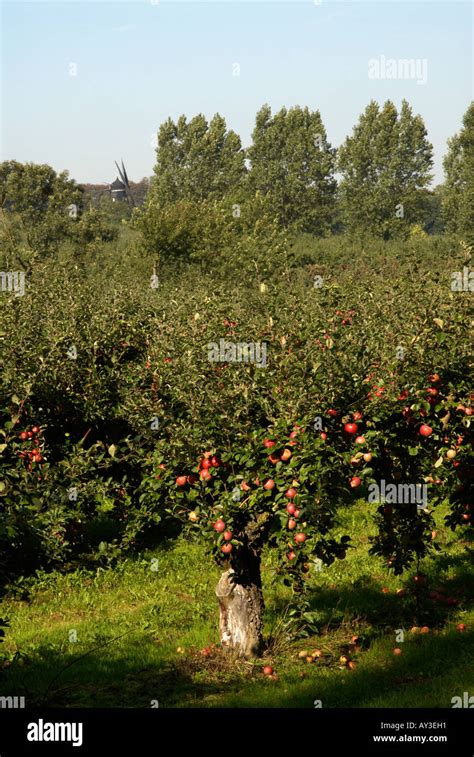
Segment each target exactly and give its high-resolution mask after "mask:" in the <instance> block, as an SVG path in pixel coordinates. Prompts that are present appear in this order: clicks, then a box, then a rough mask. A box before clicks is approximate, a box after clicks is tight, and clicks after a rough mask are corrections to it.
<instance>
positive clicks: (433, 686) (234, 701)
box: [0, 502, 474, 708]
mask: <svg viewBox="0 0 474 757" xmlns="http://www.w3.org/2000/svg"><path fill="white" fill-rule="evenodd" d="M442 517H443V513H442V512H440V513H439V514H438V515H437V519H438V528H437V530H438V535H437V539H436V541H437V542H438V543H439V544H440V546H442V547H443V551H442V552H441V553H439V554H438V555H435V556H434V557H430V558H427V559H426V560H424V561H423V563H422V564H421V565H420V570H421V571H422V572H424V573H425V574H426V575H427V576H428V584H427V586H426V587H425V588H423V589H421V590H417V591H414V590H413V588H412V587H413V582H412V580H411V575H409V574H406V575H405V576H403V577H393V576H391V575H390V574H388V572H387V571H386V569H385V567H384V565H383V564H382V562H381V561H379V560H377V559H376V558H373V557H370V556H369V555H368V546H369V544H368V537H369V532H370V528H371V526H370V522H371V518H370V506H368V505H367V504H365V503H363V502H358V503H357V504H356V505H354V506H353V507H351V508H350V509H349V510H347V511H346V512H345V513H344V515H343V525H345V526H352V527H351V532H352V533H355V534H357V537H356V541H355V543H354V546H355V548H354V549H352V550H350V552H349V554H348V557H347V559H346V560H344V561H338V562H336V563H335V564H334V565H332V566H330V567H328V568H323V570H322V571H320V572H319V573H318V572H316V571H315V572H310V573H309V574H308V576H309V577H308V583H309V602H310V614H309V615H308V619H309V620H310V621H311V629H310V631H309V633H310V635H309V636H306V637H305V636H302V635H301V634H302V629H301V622H300V621H298V620H296V619H295V618H294V617H293V616H292V615H291V613H290V612H289V610H288V608H289V604H290V602H291V601H292V597H291V591H290V590H289V589H287V588H286V587H285V586H284V585H283V584H282V582H281V577H279V576H277V575H276V574H275V569H274V567H275V566H274V565H273V563H272V560H271V556H270V555H266V557H265V560H264V566H263V581H264V592H265V600H266V614H265V633H266V636H267V638H269V639H270V646H269V649H268V651H267V653H266V655H265V657H264V658H263V660H264V661H265V662H267V663H270V664H272V666H273V667H274V669H275V672H276V674H277V676H278V680H271V679H267V678H265V677H264V676H263V675H262V673H261V668H262V660H258V661H254V662H249V661H243V660H235V659H233V658H232V657H230V656H229V655H227V654H224V653H223V652H222V651H221V650H220V649H219V647H218V646H216V647H215V648H214V649H213V651H212V653H211V655H210V656H209V657H204V656H203V655H202V654H201V653H200V650H201V649H202V648H203V647H204V646H207V645H209V644H216V645H217V642H218V633H217V621H218V611H217V602H216V599H215V596H214V588H215V585H216V583H217V580H218V576H219V571H218V569H217V568H216V567H215V566H214V565H213V564H212V563H211V562H210V561H209V559H208V557H207V556H206V554H205V551H204V548H203V547H201V546H200V545H197V544H192V543H189V542H186V541H184V540H180V541H178V542H176V543H175V544H174V545H173V547H172V549H165V548H161V549H160V550H158V551H156V552H150V553H147V554H146V555H143V556H142V557H141V558H140V559H134V560H132V559H127V560H124V561H123V562H121V563H120V564H119V565H118V566H117V567H116V568H115V569H100V570H98V571H97V572H94V573H91V572H87V571H76V572H75V573H70V574H68V575H62V574H61V573H59V572H54V573H51V574H47V573H39V574H38V575H37V576H36V577H35V578H34V579H32V580H30V581H24V580H23V581H21V582H20V583H19V584H17V589H16V591H13V592H10V597H9V598H6V599H5V600H4V602H3V604H2V609H1V611H0V615H2V617H5V616H6V617H7V618H8V619H9V621H10V627H9V628H8V629H7V631H6V638H5V643H4V644H2V645H1V647H0V653H1V654H0V694H1V695H8V694H11V695H15V694H16V695H25V696H26V702H27V706H33V705H38V704H43V705H45V704H47V705H50V706H67V707H94V706H97V707H99V706H100V707H114V706H115V707H150V706H151V702H152V701H153V700H158V702H159V706H160V707H310V708H311V707H314V700H321V701H322V705H323V707H382V706H387V707H450V706H451V698H452V697H453V696H457V695H460V696H462V693H463V692H464V691H468V692H470V693H471V694H472V693H473V691H474V672H473V671H474V664H473V663H474V652H473V639H474V609H473V597H474V587H473V581H472V572H471V563H470V558H471V557H472V549H471V548H470V545H469V542H468V541H467V537H465V538H464V540H463V539H462V533H461V534H460V535H453V534H452V533H451V532H450V531H447V530H446V529H444V528H443V526H442ZM154 557H157V558H158V570H157V571H154V570H152V563H151V560H152V558H154ZM22 587H23V588H22ZM25 587H27V589H28V591H27V592H26V591H25ZM382 587H386V588H388V589H389V590H390V591H389V593H383V592H382ZM404 587H405V588H408V591H407V594H406V595H405V596H404V597H400V596H397V595H396V593H395V592H396V589H398V588H404ZM433 589H436V590H438V589H442V590H443V592H444V594H445V596H446V597H453V598H454V599H455V600H456V601H457V604H455V605H453V604H452V605H449V604H447V603H446V602H443V601H441V602H439V601H434V600H432V599H430V598H429V596H428V594H429V592H430V591H432V590H433ZM22 592H23V596H24V597H27V599H24V598H18V597H21V596H22ZM461 621H462V622H463V623H465V625H466V631H465V632H463V633H460V632H459V631H458V630H457V629H456V625H457V623H459V622H461ZM424 624H426V625H428V626H429V629H430V630H429V633H425V634H420V633H411V632H410V628H411V627H412V626H413V625H416V626H421V625H424ZM396 629H404V631H405V641H404V642H396V641H395V631H396ZM73 630H75V631H76V633H77V641H76V642H72V641H70V640H69V635H70V632H71V631H73ZM353 635H357V636H359V637H360V642H359V646H360V651H354V649H353V648H350V647H348V645H349V644H350V639H351V637H352V636H353ZM394 647H400V648H401V649H402V654H401V656H398V657H395V656H394V655H393V653H392V650H393V648H394ZM178 648H183V649H184V653H183V652H181V651H177V650H178ZM315 648H319V649H321V650H322V652H323V656H322V657H321V658H319V659H318V660H317V661H316V662H313V663H307V662H306V661H301V660H299V659H298V652H299V651H301V650H303V649H307V650H308V651H311V650H313V649H315ZM348 649H349V650H350V651H349V654H350V657H351V658H352V660H353V661H354V662H355V664H356V667H355V669H354V670H350V669H349V668H347V667H345V666H343V665H341V663H340V662H339V657H340V655H341V654H342V653H345V652H346V651H347V650H348ZM1 655H3V656H4V661H3V663H2V657H1Z"/></svg>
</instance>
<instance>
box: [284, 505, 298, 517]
mask: <svg viewBox="0 0 474 757" xmlns="http://www.w3.org/2000/svg"><path fill="white" fill-rule="evenodd" d="M295 510H296V507H295V506H294V504H293V502H288V504H287V506H286V512H287V513H288V515H294V512H295Z"/></svg>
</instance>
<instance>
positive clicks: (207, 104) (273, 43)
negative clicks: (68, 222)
mask: <svg viewBox="0 0 474 757" xmlns="http://www.w3.org/2000/svg"><path fill="white" fill-rule="evenodd" d="M0 14H1V15H0V26H1V48H0V66H1V71H0V85H1V86H0V160H18V161H20V162H26V161H28V162H34V163H48V164H49V165H51V166H52V167H53V168H54V169H55V170H56V171H62V170H68V171H69V174H70V176H71V177H72V178H74V179H76V180H77V181H79V182H92V183H100V182H104V183H109V182H111V181H113V179H114V178H115V177H116V175H117V171H116V169H115V165H114V161H115V160H120V159H122V158H123V160H124V162H125V167H126V169H127V173H128V175H129V178H130V179H131V180H132V181H138V180H140V179H141V178H142V177H143V176H151V175H152V173H153V166H154V162H155V141H156V132H157V130H158V128H159V126H160V124H161V123H162V122H163V121H165V120H166V119H167V118H168V117H171V118H173V119H176V118H177V117H178V116H179V115H181V114H185V115H186V116H187V117H188V118H191V117H192V116H194V115H196V114H197V113H203V114H204V115H205V116H206V117H207V118H208V119H210V118H211V117H212V116H213V114H214V113H216V112H219V113H221V115H223V116H224V117H225V119H226V122H227V126H228V128H231V129H233V130H234V131H236V132H237V133H238V134H239V135H240V137H241V139H242V143H243V145H244V146H248V145H249V144H250V142H251V134H252V130H253V126H254V122H255V114H256V113H257V111H258V110H259V109H260V107H261V106H262V105H263V104H264V103H268V104H269V105H270V106H271V108H272V111H273V112H275V111H277V110H279V109H280V108H281V107H283V106H286V107H287V108H288V107H291V106H295V105H301V106H308V107H309V108H310V109H311V110H319V111H320V113H321V116H322V119H323V123H324V125H325V127H326V130H327V134H328V139H329V141H330V142H331V144H332V145H333V146H334V147H338V146H339V145H340V144H341V143H342V142H343V141H344V140H345V138H346V136H348V135H349V134H351V132H352V129H353V127H354V125H355V124H356V122H357V120H358V118H359V116H360V114H361V113H362V112H363V110H364V109H365V107H366V106H367V105H368V103H369V102H370V101H371V100H372V99H374V100H377V101H378V102H380V103H383V102H385V101H386V100H388V99H390V100H392V101H393V102H394V103H395V104H396V105H397V107H399V106H400V104H401V101H402V99H403V98H405V99H407V100H408V102H409V103H410V105H411V106H412V108H413V110H414V112H415V113H419V114H420V115H421V116H422V118H423V119H424V122H425V124H426V128H427V130H428V135H429V139H430V141H431V142H432V144H433V147H434V158H435V165H434V175H435V178H434V184H437V183H439V182H441V181H442V179H443V169H442V158H443V155H444V154H445V153H446V142H447V139H448V138H449V137H451V136H453V134H455V133H456V132H458V131H459V129H460V128H461V126H462V117H463V114H464V113H465V111H466V110H467V107H468V105H469V103H470V101H471V100H472V99H473V87H472V83H473V56H472V51H473V28H472V15H473V14H472V4H471V2H466V1H463V2H457V1H456V0H423V1H421V2H413V1H412V0H397V1H396V2H393V1H392V0H377V2H365V1H364V0H350V2H339V0H320V2H318V0H316V1H315V0H291V2H286V1H283V0H280V1H279V0H266V1H261V2H255V1H254V0H240V1H239V2H230V1H229V2H227V1H226V0H218V1H217V0H216V1H214V2H200V1H195V2H184V1H183V2H181V1H180V0H168V2H167V1H166V0H134V1H133V2H130V1H129V0H121V1H116V0H104V1H103V2H96V0H86V1H84V2H75V0H60V1H59V2H43V1H42V0H37V1H36V2H23V1H22V0H12V1H5V0H0ZM403 59H405V60H413V70H411V71H410V70H407V71H404V70H403V68H402V67H401V66H399V64H398V61H400V60H403ZM390 60H393V61H394V63H392V64H390V63H388V61H390ZM374 61H375V62H374ZM393 65H395V68H394V69H393V68H390V66H393ZM392 73H394V74H396V77H395V78H394V77H393V76H392Z"/></svg>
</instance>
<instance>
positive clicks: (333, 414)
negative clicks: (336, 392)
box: [328, 408, 337, 418]
mask: <svg viewBox="0 0 474 757" xmlns="http://www.w3.org/2000/svg"><path fill="white" fill-rule="evenodd" d="M328 415H330V416H331V418H336V417H337V410H334V409H333V408H331V410H328Z"/></svg>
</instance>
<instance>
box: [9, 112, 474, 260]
mask: <svg viewBox="0 0 474 757" xmlns="http://www.w3.org/2000/svg"><path fill="white" fill-rule="evenodd" d="M432 167H433V147H432V145H431V143H430V142H429V139H428V134H427V130H426V127H425V124H424V122H423V119H422V118H421V116H420V115H417V114H414V113H413V111H412V108H411V107H410V105H409V104H408V102H407V101H406V100H404V101H403V102H402V105H401V107H400V110H397V108H396V107H395V105H394V104H393V103H392V102H391V101H387V102H385V103H384V104H383V106H380V105H379V104H378V103H377V102H375V101H372V102H371V103H369V105H368V106H367V107H366V109H365V110H364V112H363V113H362V114H361V116H360V118H359V120H358V122H357V123H356V125H355V126H354V128H353V130H352V134H351V135H350V136H348V137H347V138H346V140H345V141H344V143H343V144H342V145H341V146H340V147H339V148H338V149H336V148H334V147H333V146H332V145H331V143H330V142H329V140H328V136H327V130H326V128H325V126H324V123H323V120H322V117H321V114H320V112H319V111H317V110H316V111H311V110H310V109H309V108H308V107H304V108H302V107H300V106H295V107H292V108H289V109H287V108H281V109H280V110H279V111H278V112H277V113H274V114H272V111H271V108H270V106H269V105H264V106H263V107H262V108H261V109H260V110H259V112H258V113H257V115H256V120H255V128H254V130H253V134H252V144H251V145H250V147H248V148H244V147H243V146H242V142H241V139H240V137H239V136H238V134H236V133H235V132H234V131H233V130H231V129H228V128H227V125H226V122H225V119H224V118H223V117H222V116H221V115H220V114H216V115H215V116H214V117H213V118H212V119H211V120H210V121H209V122H208V121H207V120H206V118H205V117H204V116H203V115H202V114H199V115H196V116H194V117H193V118H191V119H190V120H188V119H187V118H186V116H184V115H182V116H180V117H179V118H178V119H177V121H173V120H172V119H171V118H169V119H168V120H167V121H165V122H164V123H163V124H162V125H161V127H160V129H159V132H158V138H157V148H156V163H155V166H154V176H153V177H152V179H151V182H150V188H149V190H148V192H147V195H146V199H145V202H144V204H143V206H142V208H138V209H137V210H136V211H135V213H134V214H133V217H132V225H135V227H136V228H137V229H139V231H140V232H141V233H142V236H143V238H144V240H145V242H146V243H147V246H148V248H149V249H150V248H151V249H152V250H153V251H156V252H161V253H164V254H168V256H170V257H173V255H174V254H180V255H181V254H186V253H188V252H189V250H190V249H192V248H193V245H195V246H196V245H199V242H200V240H201V239H202V236H203V234H205V233H207V232H206V229H209V228H210V227H213V228H214V230H215V229H216V228H217V227H218V226H219V224H221V221H222V215H223V214H227V216H228V215H229V213H232V215H233V217H234V218H236V217H237V218H238V217H240V215H241V213H244V214H245V216H246V218H245V219H244V220H243V221H242V223H247V224H248V226H247V231H248V230H249V229H251V230H252V232H253V231H254V229H255V224H257V225H258V222H259V219H261V218H262V217H265V219H267V220H268V219H270V220H271V222H272V223H274V224H277V225H278V227H279V228H280V229H285V230H289V231H291V232H297V233H298V232H306V233H309V234H313V235H316V236H325V235H329V234H332V233H338V232H342V231H344V232H349V233H351V234H359V233H361V234H370V235H374V236H377V237H379V238H383V239H391V238H406V237H407V236H409V235H410V234H413V233H420V234H424V233H426V232H428V233H433V232H439V231H447V232H448V233H457V234H462V235H465V236H466V238H467V239H468V241H470V240H471V239H472V238H473V236H474V235H473V229H474V218H473V213H474V201H473V200H474V197H473V193H474V103H471V104H470V105H469V107H468V109H467V111H466V113H465V115H464V119H463V125H462V128H461V129H460V131H459V132H458V133H457V134H456V135H454V136H453V137H452V138H451V139H450V140H448V150H447V154H446V156H445V158H444V171H445V180H444V183H443V184H442V185H441V186H439V187H435V189H434V190H431V189H430V188H429V187H430V184H431V181H432V178H433V176H432ZM111 206H112V203H110V202H109V203H108V204H107V203H106V202H105V203H103V204H101V205H99V206H98V207H96V208H94V207H92V206H91V203H90V201H89V202H88V201H87V193H86V192H85V191H84V187H83V186H81V185H79V184H77V183H76V182H75V181H74V180H73V179H70V178H69V174H68V172H67V171H63V172H62V173H60V174H57V173H56V172H55V171H54V170H53V169H52V168H51V167H50V166H48V165H36V164H32V163H27V164H22V163H18V162H17V161H15V160H11V161H5V162H3V163H1V164H0V241H1V242H2V247H3V248H4V251H6V253H7V254H9V253H10V252H11V254H12V255H13V254H14V253H15V251H16V253H18V250H19V249H20V248H21V249H23V251H24V252H25V254H26V253H27V252H28V251H32V254H33V257H34V256H35V255H39V256H43V255H45V254H48V253H51V252H52V251H55V250H57V249H58V247H59V245H60V244H61V243H62V242H63V241H65V240H68V241H69V242H70V243H71V244H72V245H73V246H74V247H75V248H76V249H77V250H78V251H79V250H82V249H83V248H84V247H85V246H87V247H91V246H92V247H94V245H97V244H100V243H101V242H103V241H110V240H111V239H113V238H114V237H115V236H116V234H117V228H116V225H117V220H121V218H122V215H123V214H121V213H119V212H118V210H117V208H113V209H112V207H111ZM126 215H128V214H126ZM119 216H120V218H119ZM203 217H205V218H206V224H207V225H206V224H203ZM114 222H115V223H114ZM249 222H252V223H249ZM252 224H253V225H252ZM219 234H224V228H223V227H222V226H219ZM25 245H26V248H25Z"/></svg>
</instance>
